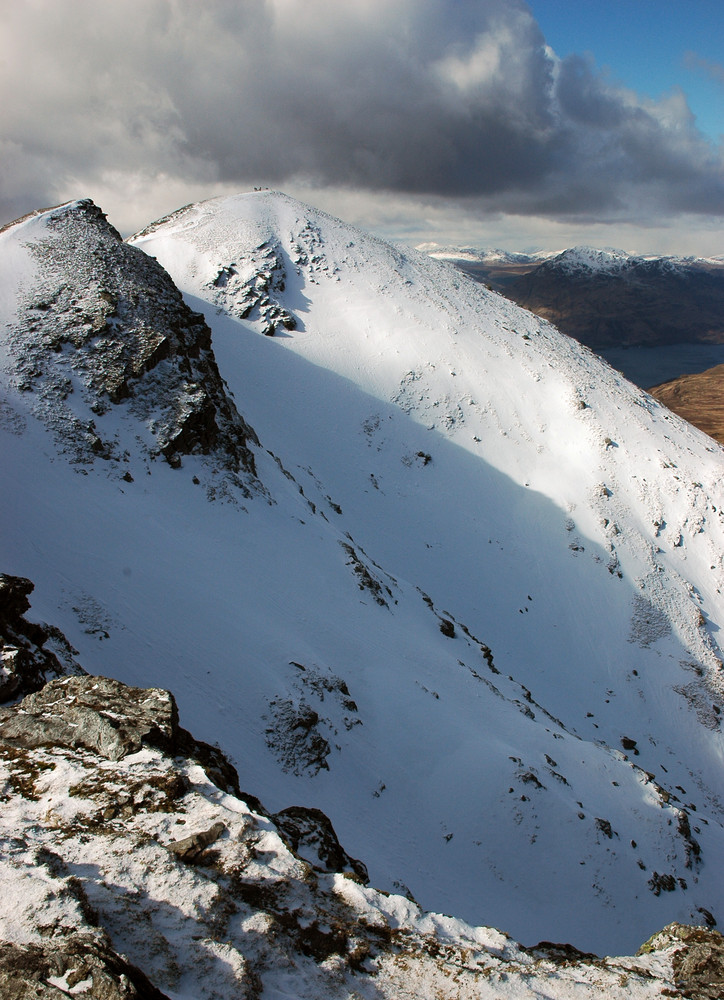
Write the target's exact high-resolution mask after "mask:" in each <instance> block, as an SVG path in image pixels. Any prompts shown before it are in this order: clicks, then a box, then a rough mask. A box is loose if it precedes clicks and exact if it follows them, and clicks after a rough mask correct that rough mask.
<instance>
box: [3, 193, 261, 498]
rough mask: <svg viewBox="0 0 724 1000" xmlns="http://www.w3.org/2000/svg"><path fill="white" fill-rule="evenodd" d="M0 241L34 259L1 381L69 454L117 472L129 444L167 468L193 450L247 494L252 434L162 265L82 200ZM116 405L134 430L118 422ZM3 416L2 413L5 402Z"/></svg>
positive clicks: (204, 329)
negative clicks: (28, 403)
mask: <svg viewBox="0 0 724 1000" xmlns="http://www.w3.org/2000/svg"><path fill="white" fill-rule="evenodd" d="M0 238H2V239H3V240H4V241H7V242H8V243H12V242H15V243H16V245H19V247H20V248H22V250H24V251H25V252H26V253H27V254H29V256H30V258H31V259H32V262H33V264H34V275H33V279H32V280H31V281H30V282H28V281H27V280H26V281H25V282H24V287H23V288H22V290H21V294H20V297H19V300H18V304H17V314H16V321H15V323H14V326H13V328H12V329H11V330H10V331H9V334H8V343H9V354H10V357H9V371H10V373H11V379H12V384H13V385H14V387H15V388H16V389H17V390H19V391H20V392H22V393H27V394H31V396H32V400H33V403H32V407H31V408H32V411H33V413H34V414H35V415H36V416H38V417H40V418H41V419H42V420H43V422H44V423H45V424H46V425H47V426H48V427H49V429H50V430H51V432H52V433H53V435H54V438H55V441H56V444H57V445H58V447H59V449H60V450H61V451H62V452H64V453H65V454H66V456H67V457H68V458H69V459H70V461H72V462H73V463H75V464H76V465H77V466H80V467H82V466H87V465H88V464H89V463H92V462H94V461H95V460H96V459H104V460H105V461H106V462H107V463H109V467H110V468H111V469H112V470H113V471H114V473H115V474H116V475H118V476H122V475H130V473H128V472H127V462H128V458H129V453H130V452H131V451H136V450H138V449H139V447H140V449H141V452H142V453H143V454H144V455H145V456H146V457H147V458H148V459H149V460H151V459H153V458H154V457H158V456H160V457H163V458H164V459H165V460H166V461H168V462H169V464H171V465H172V466H179V465H180V464H181V459H182V456H183V455H186V454H202V455H206V456H209V457H210V458H211V459H212V460H213V461H214V462H215V463H216V464H217V465H220V466H221V467H223V468H224V469H225V470H226V472H227V474H232V475H234V476H235V477H236V483H237V485H238V486H241V488H242V489H243V490H244V491H245V492H247V491H248V490H249V489H250V488H251V487H252V485H253V484H254V483H255V478H254V477H255V471H256V470H255V463H254V456H253V453H252V451H251V446H253V445H258V440H257V438H256V434H255V433H254V431H253V430H252V429H251V428H250V427H249V426H248V425H247V424H246V423H245V421H244V420H243V419H242V418H241V416H240V415H239V413H238V412H237V410H236V407H235V406H234V403H233V401H232V400H231V398H230V397H229V395H228V394H227V391H226V388H225V386H224V383H223V380H222V379H221V376H220V375H219V371H218V368H217V365H216V361H215V359H214V355H213V351H212V348H211V334H210V330H209V328H208V326H207V325H206V323H205V321H204V319H203V317H202V316H201V315H200V314H198V313H195V312H193V311H192V310H191V309H190V308H189V307H188V306H187V305H186V304H185V302H184V301H183V299H182V297H181V295H180V293H179V292H178V290H177V289H176V287H175V286H174V284H173V282H172V281H171V279H170V278H169V276H168V275H167V274H166V272H165V271H164V270H163V268H162V267H161V266H160V265H159V264H158V263H157V262H156V261H155V260H154V259H153V258H151V257H149V256H147V255H146V254H144V253H141V252H139V251H138V250H137V249H135V248H134V247H131V246H129V245H128V244H126V243H124V242H123V240H122V238H121V236H120V235H119V233H118V232H117V231H116V230H115V229H114V228H113V226H111V225H110V224H109V223H108V221H107V220H106V217H105V215H104V214H103V213H102V212H101V210H100V209H99V208H98V207H97V206H96V205H94V204H93V202H92V201H90V200H82V201H76V202H72V203H70V204H67V205H61V206H59V207H58V208H55V209H50V210H48V211H46V212H43V213H37V214H36V215H35V216H31V217H28V218H26V219H23V220H19V222H17V223H15V224H14V225H12V226H10V227H7V228H6V229H5V230H4V232H3V233H2V236H1V237H0ZM16 252H17V251H16ZM116 404H122V406H123V408H126V409H127V410H128V411H130V414H131V415H132V417H133V418H134V420H135V422H136V431H135V433H133V432H129V431H128V430H125V431H124V428H123V427H122V426H121V425H120V424H119V421H118V420H117V415H118V405H116ZM3 415H4V419H5V421H6V422H7V421H8V420H9V419H12V416H13V414H11V413H10V412H9V409H8V404H7V403H5V404H4V414H3ZM15 419H16V422H17V420H18V419H20V418H19V417H18V416H17V415H15ZM139 426H140V427H141V428H143V433H142V435H140V436H139V435H138V430H137V428H138V427H139ZM124 466H126V468H125V470H124ZM256 486H257V487H258V484H256Z"/></svg>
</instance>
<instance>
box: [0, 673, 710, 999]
mask: <svg viewBox="0 0 724 1000" xmlns="http://www.w3.org/2000/svg"><path fill="white" fill-rule="evenodd" d="M109 707H112V711H113V718H114V719H115V721H116V724H117V728H116V729H115V730H114V729H112V728H111V727H110V726H109V724H108V710H109ZM49 708H52V712H53V715H52V719H51V721H47V719H48V714H49V712H48V709H49ZM71 721H72V725H69V724H68V723H69V722H71ZM42 725H46V726H48V725H51V726H53V735H54V740H53V741H52V743H51V745H46V746H42V745H38V742H39V741H38V739H37V734H38V729H39V728H40V727H41V726H42ZM78 733H81V734H82V735H81V737H80V739H78V737H77V734H78ZM109 737H110V738H109ZM0 786H1V787H2V789H3V810H2V813H1V814H0V838H1V839H2V841H3V847H4V850H3V854H2V857H1V858H0V880H1V882H2V888H3V899H4V900H5V901H6V904H7V903H11V904H12V905H6V906H5V907H4V909H3V913H2V914H0V992H1V993H2V996H3V997H4V998H6V1000H10V998H11V997H18V998H19V997H23V998H24V997H30V996H32V997H36V998H37V997H41V996H42V997H44V998H46V997H47V998H48V1000H50V998H51V997H52V998H57V1000H59V998H60V997H64V996H68V995H72V996H76V997H94V998H97V997H99V996H102V997H104V998H105V1000H131V998H138V997H143V998H145V1000H164V998H165V1000H219V998H224V1000H226V998H229V1000H230V998H234V1000H257V998H259V997H260V996H264V997H265V998H267V1000H285V998H286V1000H289V998H294V1000H349V998H350V997H357V998H362V997H364V998H367V1000H383V998H390V1000H392V998H394V1000H398V998H400V997H415V998H427V997H429V998H433V997H441V996H445V997H449V996H455V997H456V998H457V1000H499V998H500V997H501V996H503V995H504V996H506V997H509V998H514V1000H536V998H547V1000H553V998H557V1000H590V998H594V997H598V996H600V995H602V994H605V995H606V996H607V997H612V998H613V997H615V998H621V1000H624V998H627V1000H644V998H652V1000H653V998H655V997H659V996H661V995H662V993H668V995H678V994H677V993H675V991H674V987H677V988H678V989H679V990H685V991H686V995H687V996H700V995H702V996H703V995H707V996H713V995H715V994H714V992H713V990H712V991H711V993H707V994H703V993H701V994H700V993H699V992H698V991H697V992H692V991H693V990H694V989H695V987H696V986H699V985H701V984H702V983H706V984H712V983H713V982H716V983H719V984H721V979H722V956H723V955H724V939H722V938H721V935H719V934H717V933H716V932H715V931H709V932H707V931H705V930H703V929H702V928H682V927H680V926H678V925H674V926H672V927H669V928H667V929H666V932H665V933H664V934H659V935H658V936H657V938H656V939H655V940H653V941H651V942H649V943H648V944H647V947H646V949H642V951H643V952H644V953H643V954H640V955H637V956H636V957H632V958H614V959H606V960H600V959H597V958H596V957H595V956H593V955H585V954H581V953H580V952H578V953H576V952H575V951H574V950H573V949H571V948H570V947H567V948H560V947H558V948H557V947H556V946H550V945H549V946H544V947H540V948H536V949H530V950H527V949H524V948H521V947H520V946H519V945H517V944H516V943H515V942H514V941H512V940H511V939H510V938H508V937H506V936H505V935H503V934H501V933H500V932H499V931H496V930H494V929H492V928H484V927H469V926H467V925H466V924H464V923H463V922H462V921H460V920H456V919H454V918H452V917H445V916H442V915H441V914H434V913H422V912H421V911H420V909H419V907H418V906H416V905H415V904H414V903H413V902H412V901H410V900H408V899H406V898H405V897H404V896H395V895H389V894H386V893H380V892H377V891H375V890H374V889H372V888H370V887H368V886H366V885H365V884H364V873H363V872H356V871H355V870H353V866H354V863H352V865H350V864H349V863H347V864H345V856H344V851H343V849H342V848H341V846H340V845H339V843H338V842H337V840H336V837H335V835H334V831H333V830H332V829H331V828H330V826H329V822H328V821H327V820H325V819H324V817H323V816H320V814H318V813H315V812H314V811H311V810H305V809H296V810H293V811H291V812H285V813H282V814H280V815H276V816H269V814H268V813H266V812H265V811H264V808H263V806H262V805H261V804H260V803H258V802H256V803H254V802H252V803H251V804H247V802H246V801H244V796H243V795H242V794H240V792H239V789H238V786H237V785H236V782H235V775H234V774H233V769H230V767H229V765H228V763H227V762H224V761H222V760H221V759H220V758H219V755H218V753H217V754H214V753H213V751H212V750H211V748H209V747H208V746H203V745H200V744H198V743H197V742H196V741H195V740H194V739H193V737H192V736H191V735H190V734H189V733H187V732H184V731H183V730H182V729H180V728H179V726H178V718H177V714H176V712H175V705H174V704H173V699H172V698H171V697H170V696H169V694H168V693H167V692H164V691H158V690H153V689H147V688H146V689H142V688H128V687H125V686H124V685H122V684H119V683H118V682H117V681H112V680H108V679H101V678H98V677H83V678H76V677H74V678H62V679H60V680H57V681H54V682H52V683H51V684H49V685H48V686H47V687H46V688H45V689H44V690H42V691H41V692H39V693H37V694H33V695H30V696H29V697H27V698H26V699H24V700H23V701H22V702H21V704H20V705H19V706H17V707H15V708H14V709H12V710H0ZM60 845H62V848H61V847H60ZM293 850H294V851H295V853H293ZM346 860H347V861H348V862H349V861H351V859H346ZM357 867H359V866H358V865H357ZM129 963H130V964H129ZM159 990H162V991H163V992H159Z"/></svg>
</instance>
